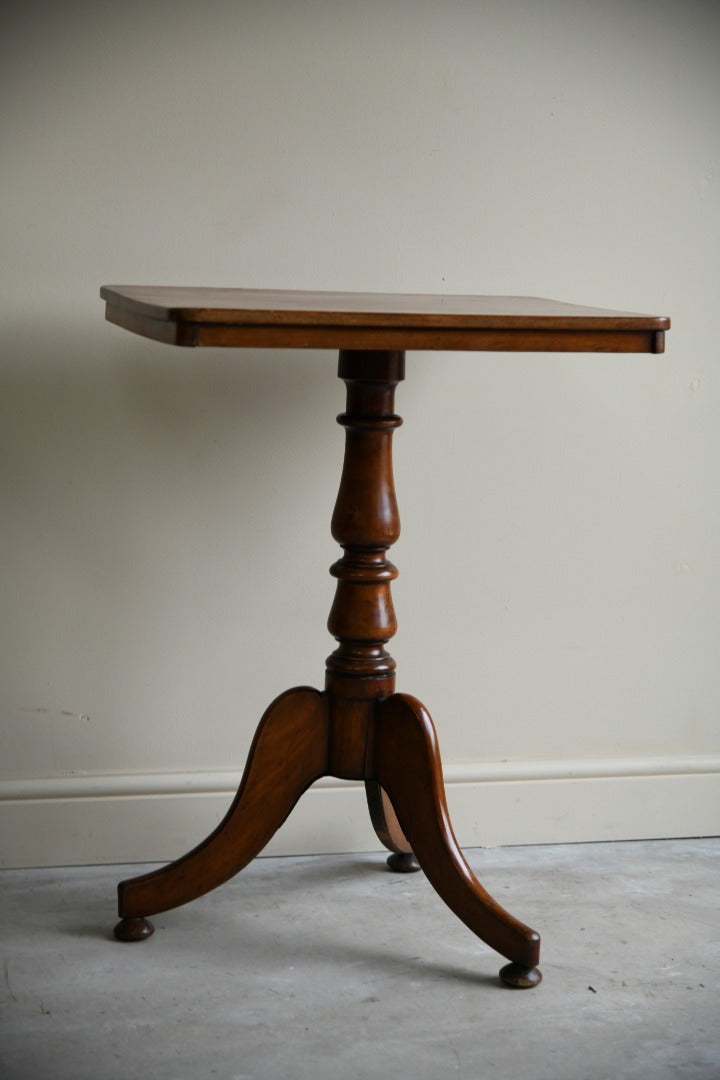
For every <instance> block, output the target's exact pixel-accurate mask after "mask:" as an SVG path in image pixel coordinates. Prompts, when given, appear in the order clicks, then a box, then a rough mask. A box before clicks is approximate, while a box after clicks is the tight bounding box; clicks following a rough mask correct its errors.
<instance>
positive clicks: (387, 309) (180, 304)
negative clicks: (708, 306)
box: [100, 285, 670, 352]
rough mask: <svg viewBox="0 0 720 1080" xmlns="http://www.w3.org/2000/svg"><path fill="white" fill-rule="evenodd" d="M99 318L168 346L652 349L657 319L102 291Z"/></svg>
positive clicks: (437, 304) (316, 298)
mask: <svg viewBox="0 0 720 1080" xmlns="http://www.w3.org/2000/svg"><path fill="white" fill-rule="evenodd" d="M100 295H101V297H102V298H103V299H104V300H105V301H106V318H107V319H108V320H109V321H110V322H113V323H116V324H117V325H119V326H122V327H123V328H125V329H126V330H131V331H133V332H134V333H137V334H141V335H142V336H144V337H149V338H153V339H154V340H157V341H163V342H165V343H167V344H173V345H191V346H192V345H205V346H228V347H254V348H258V347H267V348H332V349H405V350H410V349H422V350H434V349H442V350H445V349H461V350H468V351H473V350H501V351H535V350H540V351H551V352H556V351H561V352H662V351H663V347H664V331H665V330H666V329H668V328H669V326H670V320H669V318H667V317H665V316H657V315H643V314H639V313H635V312H625V311H611V310H606V309H604V308H594V307H581V306H578V305H576V304H566V303H561V302H559V301H556V300H543V299H539V298H537V297H522V296H445V295H442V294H440V295H422V294H406V295H403V294H393V293H339V292H299V291H288V290H285V291H269V290H263V289H211V288H186V287H173V286H153V285H104V286H103V287H102V288H101V290H100Z"/></svg>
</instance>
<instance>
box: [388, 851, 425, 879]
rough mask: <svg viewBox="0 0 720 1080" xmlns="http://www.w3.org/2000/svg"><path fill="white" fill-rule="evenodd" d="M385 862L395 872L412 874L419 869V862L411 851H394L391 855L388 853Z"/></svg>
mask: <svg viewBox="0 0 720 1080" xmlns="http://www.w3.org/2000/svg"><path fill="white" fill-rule="evenodd" d="M387 864H388V867H389V868H390V870H392V871H393V872H394V873H396V874H414V873H415V871H416V870H419V869H420V864H419V862H418V861H417V859H416V858H415V856H414V855H413V853H412V851H394V852H393V853H392V855H388V857H387Z"/></svg>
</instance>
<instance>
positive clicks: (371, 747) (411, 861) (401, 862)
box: [100, 285, 670, 989]
mask: <svg viewBox="0 0 720 1080" xmlns="http://www.w3.org/2000/svg"><path fill="white" fill-rule="evenodd" d="M100 295H101V297H102V298H103V299H104V300H105V301H106V311H105V315H106V318H107V319H108V320H109V321H110V322H112V323H115V324H117V325H118V326H120V327H122V328H124V329H126V330H130V331H132V332H133V333H135V334H140V335H142V336H143V337H147V338H150V339H152V340H155V341H159V342H164V343H165V344H170V345H187V346H222V347H228V348H248V347H251V348H269V349H282V348H291V349H301V348H317V349H335V350H338V351H339V364H338V375H339V377H340V378H341V379H342V380H343V382H344V383H345V388H346V410H345V412H343V413H342V414H341V415H340V416H339V417H338V418H337V419H338V422H339V423H340V424H341V426H342V427H343V428H344V429H345V454H344V458H343V464H342V471H341V476H340V487H339V491H338V495H337V500H336V503H335V509H334V512H333V516H332V521H331V533H332V536H333V539H334V540H335V541H336V543H337V544H338V545H339V546H340V548H341V549H342V555H341V556H340V558H339V559H337V561H336V562H334V563H333V565H332V566H331V568H330V573H331V574H332V576H333V577H334V578H335V579H336V587H335V598H334V600H333V603H332V607H331V610H330V615H329V617H328V622H327V627H328V630H329V631H330V634H331V635H332V637H333V638H334V639H335V641H336V643H337V647H336V648H335V650H334V651H333V652H332V654H331V655H330V656H328V657H327V659H326V661H325V683H324V689H323V690H319V689H315V688H313V687H312V686H300V687H294V688H292V689H290V690H286V691H285V692H284V693H282V694H280V695H279V697H277V698H275V700H274V701H273V702H272V703H271V704H270V706H269V707H268V709H267V710H266V711H265V713H264V715H263V717H262V719H261V720H260V724H259V726H258V728H257V730H256V733H255V737H254V739H253V742H252V745H251V747H250V751H249V756H248V759H247V765H246V768H245V772H244V774H243V779H242V782H241V784H240V787H239V789H238V791H237V794H236V796H235V799H234V800H233V802H232V804H231V806H230V807H229V809H228V811H227V813H226V815H225V817H224V818H223V820H222V821H221V822H220V824H219V825H218V826H217V828H216V829H215V830H214V831H213V832H212V833H211V834H210V835H209V836H208V837H206V839H204V840H203V841H201V842H200V843H199V844H198V845H197V846H196V847H195V848H193V849H192V850H191V851H189V852H187V853H186V854H185V855H183V856H181V857H180V858H179V859H176V860H175V861H174V862H172V863H170V864H168V865H167V866H164V867H160V868H159V869H157V870H152V871H150V872H149V873H147V874H142V875H140V876H139V877H135V878H131V879H129V880H126V881H122V882H120V884H119V886H118V914H119V916H120V921H119V922H118V924H117V926H116V927H115V936H116V937H117V938H118V939H119V940H120V941H125V942H131V941H142V940H144V939H146V938H147V937H149V936H150V935H151V934H152V933H153V925H152V923H151V922H150V921H149V918H148V916H151V915H155V914H159V913H160V912H165V911H170V910H171V909H173V908H176V907H179V906H180V905H182V904H186V903H188V902H190V901H192V900H195V899H197V897H199V896H202V895H203V894H205V893H208V892H210V891H211V890H212V889H214V888H216V887H217V886H218V885H221V884H222V883H223V882H224V881H227V880H228V879H229V878H230V877H232V876H233V875H234V874H236V873H237V872H238V871H240V870H241V869H242V868H243V867H244V866H246V865H247V863H248V862H249V861H250V860H251V859H253V858H255V856H256V855H258V854H260V852H261V851H262V850H263V848H264V847H265V846H266V844H267V843H268V841H269V840H270V838H271V837H272V836H273V834H274V833H275V831H276V830H277V829H278V828H279V827H280V826H281V825H282V823H283V822H284V821H285V819H286V818H287V816H288V814H289V813H290V812H291V810H292V808H293V807H294V805H295V803H296V802H297V800H298V799H299V798H300V796H301V795H302V794H303V793H304V792H305V791H306V790H307V789H308V788H309V787H310V786H311V785H312V784H313V783H314V782H315V781H316V780H318V779H320V778H321V777H323V776H333V777H339V778H340V779H342V780H357V781H362V782H364V783H365V791H366V796H367V802H368V809H369V811H370V818H371V822H372V825H373V827H374V829H375V832H376V834H377V836H378V838H379V840H380V841H381V842H382V843H383V845H384V846H385V847H386V848H388V850H389V851H390V852H391V855H390V857H389V858H388V860H387V862H388V866H389V867H390V869H391V870H393V871H395V872H401V873H407V872H409V871H412V870H419V869H422V870H423V871H424V873H425V875H426V877H427V879H428V881H429V883H430V885H431V886H432V887H433V888H434V890H435V891H436V893H437V894H438V895H439V896H440V897H441V898H442V899H443V900H444V901H445V903H446V904H447V906H448V907H449V908H450V910H451V911H452V912H454V914H455V915H456V916H457V917H458V918H459V919H461V921H462V922H464V923H465V925H466V926H467V927H468V928H469V929H470V930H471V931H472V932H473V933H474V934H475V935H476V936H477V937H479V938H480V939H481V940H482V941H484V942H485V943H486V944H487V945H489V946H490V947H491V948H493V949H495V950H496V951H497V952H499V953H500V954H501V955H502V956H503V957H505V959H506V960H508V961H509V963H507V964H505V965H504V967H503V968H502V969H501V971H500V979H501V981H502V982H503V983H504V984H505V985H506V986H510V987H512V988H514V989H529V988H532V987H535V986H537V985H538V984H539V983H540V981H541V978H542V976H541V974H540V971H539V968H538V963H539V958H540V936H539V934H538V933H537V932H536V931H535V930H533V929H531V928H530V927H529V926H526V925H525V924H524V923H522V922H520V921H519V920H518V919H516V918H515V917H514V916H513V915H511V914H510V913H509V912H508V911H506V910H505V909H504V908H503V907H501V905H500V904H498V903H497V901H496V900H494V899H493V898H492V896H490V894H489V893H488V892H486V891H485V889H484V888H483V886H482V885H481V884H480V882H479V881H478V879H477V877H476V876H475V874H474V873H473V871H472V869H471V868H470V866H469V865H468V863H467V861H466V860H465V857H464V856H463V854H462V851H461V850H460V848H459V846H458V844H457V841H456V839H455V836H454V834H453V831H452V826H451V824H450V818H449V814H448V809H447V804H446V800H445V788H444V782H443V775H442V763H441V760H440V751H439V749H438V743H437V737H436V733H435V728H434V725H433V721H432V719H431V717H430V714H429V712H428V711H427V709H426V708H425V706H424V705H423V704H422V703H421V702H420V701H418V700H417V699H416V698H415V697H413V696H412V695H410V694H407V693H401V692H396V690H395V668H396V664H395V660H394V659H393V657H392V656H391V655H390V653H389V652H388V651H387V649H386V645H387V644H388V642H389V641H390V639H391V638H392V637H393V636H394V635H395V632H396V630H397V620H396V617H395V611H394V607H393V601H392V594H391V584H392V582H393V581H394V580H395V578H396V577H397V570H396V568H395V566H394V565H393V564H392V563H391V562H390V561H389V559H388V558H387V553H388V551H389V549H390V547H391V546H392V545H393V544H394V543H395V542H396V541H397V539H398V537H399V535H400V517H399V512H398V506H397V499H396V495H395V485H394V478H393V465H392V438H393V433H394V431H395V430H396V429H397V428H398V427H399V426H400V424H401V423H402V420H401V418H400V417H399V416H398V415H397V414H396V413H395V407H394V402H395V391H396V388H397V387H398V385H399V384H400V383H401V382H402V381H403V379H404V377H405V352H406V351H407V350H413V349H418V350H423V351H425V350H452V349H456V350H463V351H487V350H497V351H510V352H532V351H535V352H593V353H609V352H614V353H621V352H623V353H639V352H643V353H658V352H662V351H663V347H664V335H665V331H666V330H667V329H668V328H669V326H670V320H669V319H668V318H666V317H665V316H657V315H643V314H639V313H635V312H625V311H608V310H604V309H602V308H594V307H580V306H578V305H575V304H565V303H560V302H558V301H554V300H544V299H540V298H537V297H516V296H446V295H437V296H426V295H393V294H388V293H338V292H298V291H267V290H261V289H208V288H183V287H163V286H141V285H122V286H119V285H105V286H103V287H102V289H101V291H100ZM430 430H431V431H433V432H434V430H435V428H434V425H431V426H430ZM281 437H285V434H284V432H281ZM248 677H249V676H248ZM242 696H243V695H242V694H240V695H239V697H240V698H242ZM483 699H484V694H483V688H482V687H481V686H477V687H475V688H474V698H473V700H471V701H470V702H469V703H468V708H469V710H470V712H471V714H474V713H475V712H479V711H481V709H482V702H483ZM352 930H353V928H350V929H349V933H352Z"/></svg>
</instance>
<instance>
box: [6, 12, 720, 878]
mask: <svg viewBox="0 0 720 1080" xmlns="http://www.w3.org/2000/svg"><path fill="white" fill-rule="evenodd" d="M0 50H2V61H1V63H0V131H1V132H2V151H1V152H0V169H1V176H2V191H3V198H2V202H1V204H0V220H1V222H2V226H1V227H2V258H1V263H0V291H1V293H2V305H1V309H2V310H1V313H0V317H1V318H2V338H1V339H0V379H1V380H2V395H1V398H0V410H2V423H1V424H0V506H1V507H2V511H1V513H2V528H1V531H0V543H1V545H2V552H1V553H2V558H1V559H0V590H1V592H0V602H1V608H0V611H1V614H0V658H1V659H0V663H1V664H2V674H1V677H0V719H1V732H0V778H1V783H0V797H1V798H2V800H3V801H2V802H0V830H1V837H0V838H1V841H2V844H1V850H0V858H1V859H2V863H3V864H4V865H23V864H25V865H32V864H38V863H43V862H46V863H53V862H92V861H103V860H108V859H110V860H122V859H127V860H134V859H142V858H167V857H171V856H173V855H177V854H180V853H181V852H182V851H183V850H184V849H185V848H186V847H187V846H189V844H191V843H194V842H195V841H196V840H197V839H199V838H200V837H201V836H202V835H204V833H205V832H206V831H207V828H208V827H209V826H210V825H211V824H213V823H214V822H215V821H216V820H218V818H219V816H220V814H221V813H222V811H223V809H224V807H225V806H226V805H227V803H228V800H229V797H230V792H231V790H232V788H233V786H234V785H235V784H236V782H237V779H238V776H239V773H240V771H241V770H242V767H243V763H244V760H245V754H246V751H247V748H248V746H249V742H250V739H251V737H252V733H253V731H254V728H255V725H256V723H257V720H258V718H259V716H260V714H261V713H262V711H263V709H264V708H265V706H266V705H267V704H268V703H269V701H270V700H271V699H272V698H273V697H274V696H275V694H276V693H278V692H279V691H281V690H283V689H285V688H286V687H287V686H291V685H293V684H295V683H308V682H309V683H313V684H315V685H320V684H321V681H322V670H323V660H324V657H325V656H326V655H327V653H328V652H329V651H330V649H331V646H332V643H331V641H330V639H329V636H328V634H327V632H326V630H325V620H326V617H327V612H328V610H329V605H330V601H331V598H332V582H331V579H330V577H329V576H328V574H327V567H328V565H329V564H330V562H332V561H333V560H334V559H335V557H336V553H337V549H336V547H335V545H334V543H333V541H332V540H331V538H330V536H329V527H328V526H329V518H330V513H331V510H332V504H333V501H334V496H335V492H336V489H337V481H338V478H339V468H340V455H341V449H342V432H341V431H340V429H339V428H337V426H336V425H335V423H334V417H335V414H336V413H337V412H338V411H339V410H340V409H341V407H342V404H343V395H342V386H341V384H340V383H339V382H338V380H337V379H336V378H335V374H334V373H335V357H334V356H333V355H331V354H329V353H322V352H317V353H315V352H311V353H300V352H296V353H284V354H283V353H278V354H272V353H261V352H253V351H248V352H243V353H233V352H230V351H225V352H223V351H219V350H218V351H211V350H207V351H203V352H202V353H200V352H194V351H191V350H188V351H184V350H172V349H170V348H166V347H164V346H160V345H157V344H153V343H150V342H146V341H144V340H142V339H140V338H133V337H131V336H130V335H129V334H126V333H124V332H122V331H120V330H118V329H116V328H114V327H112V326H110V325H109V324H106V323H104V321H103V309H102V305H101V302H100V300H99V299H98V287H99V285H100V284H101V283H103V282H108V283H111V282H115V283H122V282H142V283H148V284H149V283H156V284H161V283H164V284H171V283H172V284H208V285H243V286H266V287H276V288H316V289H358V290H395V291H406V292H411V291H420V292H462V293H465V292H467V293H472V292H488V293H519V294H528V295H545V296H554V297H556V298H558V299H564V300H569V301H575V302H578V303H590V304H596V305H600V306H607V307H620V308H628V309H634V310H641V311H642V310H646V311H649V312H654V313H661V314H665V313H667V314H670V315H671V316H672V318H673V330H672V331H671V333H670V334H669V336H668V351H667V353H666V355H665V356H663V357H656V356H640V357H637V356H635V357H628V356H605V357H597V356H564V357H553V356H543V355H533V356H528V357H523V356H504V355H501V354H490V355H488V356H468V355H460V354H458V355H441V354H435V355H430V354H414V355H412V356H410V357H409V361H408V379H407V381H406V383H405V384H404V385H403V386H402V387H401V388H400V390H399V393H398V407H399V411H400V412H401V414H402V415H403V416H404V417H405V421H406V423H405V426H404V427H403V428H402V429H401V431H400V432H399V433H398V435H397V436H396V439H395V448H396V480H397V486H398V493H399V499H400V508H401V513H402V517H403V527H404V533H403V537H402V539H401V541H400V542H399V543H398V545H397V546H396V548H395V549H394V551H393V557H394V560H395V561H396V562H397V563H398V565H399V568H400V571H401V577H400V579H399V581H398V582H397V584H396V587H395V593H394V595H395V600H396V607H397V611H398V616H399V620H400V630H399V633H398V635H397V637H396V638H395V639H394V642H393V653H394V655H395V656H396V658H397V659H398V663H399V685H400V688H402V689H405V690H409V691H411V692H413V693H415V694H416V695H417V696H419V697H421V698H422V699H423V700H424V701H425V702H426V704H427V705H428V707H429V708H430V709H431V710H432V712H433V713H434V716H435V719H436V722H437V725H438V729H439V733H440V742H441V747H442V749H443V753H444V759H445V763H446V768H447V775H448V785H449V800H450V804H451V809H452V810H453V813H454V815H455V822H456V828H457V831H458V833H459V837H460V840H461V842H464V843H476V844H484V843H487V844H492V843H525V842H534V841H553V840H587V839H599V838H600V839H602V838H608V839H609V838H612V837H625V838H629V837H639V836H655V835H686V834H688V833H712V832H717V831H718V829H719V828H720V747H719V746H718V721H719V719H720V664H719V663H718V641H719V640H720V625H719V623H720V614H719V613H720V595H719V594H720V589H719V582H720V576H719V574H718V565H717V552H718V531H719V527H720V509H719V507H720V499H719V498H718V461H720V424H719V423H718V420H719V419H720V386H719V384H718V349H717V331H716V327H715V320H716V314H717V293H718V244H719V241H720V199H719V196H718V164H719V162H718V157H719V151H720V111H719V110H718V102H719V101H720V64H719V63H718V57H719V56H720V6H718V5H717V4H715V3H713V2H700V0H686V2H685V3H683V4H679V3H677V2H674V0H673V2H662V0H658V2H657V3H653V4H648V3H646V2H645V0H622V2H607V0H606V2H604V3H602V4H598V3H593V2H581V0H575V2H570V0H557V2H555V0H548V2H545V3H538V2H537V0H509V2H507V0H503V2H500V0H494V2H481V0H474V2H467V3H463V2H459V0H450V2H447V0H444V2H440V0H433V2H411V0H406V2H393V0H389V2H386V3H381V2H367V0H366V2H359V0H353V2H320V0H308V2H306V3H292V2H290V0H276V2H272V0H271V2H265V0H264V2H262V3H259V2H258V3H251V2H244V3H243V2H234V3H232V2H220V0H216V2H207V3H205V4H198V3H196V2H193V3H188V2H185V0H173V2H165V0H152V2H150V3H147V2H145V3H137V2H126V3H124V4H122V5H117V4H110V3H106V2H104V0H94V2H92V3H85V2H80V3H70V2H63V3H58V4H48V3H34V2H24V3H23V4H22V5H20V4H10V5H5V6H4V7H3V10H2V15H0ZM374 846H375V840H374V836H373V834H372V831H371V830H370V827H369V825H368V823H367V821H366V818H365V814H364V811H363V803H362V792H361V790H359V789H358V788H357V787H353V788H352V789H351V788H349V787H348V786H347V785H342V784H332V783H326V784H325V785H322V786H321V787H320V788H319V789H317V790H314V791H313V792H311V793H309V794H308V796H306V797H305V799H304V800H303V802H302V804H301V806H300V807H299V808H298V811H297V812H296V814H295V815H294V816H293V818H291V820H290V821H289V822H288V823H287V825H286V826H284V827H283V830H281V832H280V834H278V837H277V838H276V841H275V842H274V845H273V846H272V847H271V848H270V849H269V850H271V851H275V852H279V851H322V850H350V849H358V848H370V847H374Z"/></svg>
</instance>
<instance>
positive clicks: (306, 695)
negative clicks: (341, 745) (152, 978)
mask: <svg viewBox="0 0 720 1080" xmlns="http://www.w3.org/2000/svg"><path fill="white" fill-rule="evenodd" d="M326 763H327V699H326V697H325V695H324V694H321V693H319V692H318V691H317V690H311V689H309V688H305V687H300V688H298V689H295V690H288V691H287V692H286V693H284V694H281V695H280V697H278V698H276V699H275V701H274V702H273V703H272V705H270V707H269V708H268V709H267V711H266V712H265V715H264V716H263V718H262V720H261V721H260V725H259V727H258V729H257V732H256V733H255V738H254V740H253V743H252V746H251V748H250V755H249V757H248V762H247V765H246V766H245V772H244V774H243V778H242V783H241V784H240V788H239V790H238V793H237V795H236V796H235V799H234V801H233V803H232V805H231V807H230V809H229V810H228V812H227V814H226V815H225V817H224V818H223V820H222V821H221V822H220V824H219V825H218V827H217V828H216V829H215V830H214V832H212V833H211V834H210V836H208V837H207V839H206V840H203V841H202V843H200V844H198V846H197V847H195V848H193V850H192V851H190V852H188V854H187V855H183V856H182V858H180V859H177V860H176V861H175V862H172V863H170V864H169V865H168V866H164V867H161V868H160V869H159V870H154V871H152V872H151V873H149V874H143V875H142V876H141V877H136V878H131V879H130V880H129V881H122V882H120V884H119V885H118V900H119V905H118V906H119V914H120V916H121V921H120V922H119V923H118V925H117V926H116V927H115V936H116V937H117V938H119V939H120V940H121V941H139V940H142V939H143V938H145V937H149V936H150V934H151V933H152V924H151V923H148V921H147V920H146V919H145V918H144V916H146V915H152V914H154V913H156V912H158V911H167V910H168V909H169V908H174V907H178V906H179V905H180V904H185V903H187V902H188V901H189V900H194V899H195V898H196V897H198V896H202V895H203V893H206V892H209V891H210V890H211V889H214V888H215V887H216V886H217V885H220V884H222V882H223V881H227V879H228V878H230V877H232V876H233V875H234V874H236V873H237V872H238V871H239V870H242V868H243V866H246V865H247V863H249V862H250V860H251V859H254V858H255V856H256V855H258V854H259V853H260V852H261V851H262V849H263V848H264V847H265V845H266V844H267V843H268V841H269V840H270V838H271V837H272V835H273V833H275V832H276V831H277V829H278V828H279V827H280V826H281V825H282V823H283V822H284V820H285V818H286V817H287V816H288V814H289V813H290V811H291V810H292V808H293V806H294V805H295V803H296V802H297V800H298V799H299V798H300V796H301V795H302V793H303V792H304V791H305V790H306V789H307V788H308V787H309V786H310V785H311V784H312V783H313V782H314V781H315V780H317V779H318V778H319V777H320V776H322V775H323V774H324V772H325V768H326Z"/></svg>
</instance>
